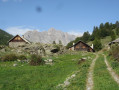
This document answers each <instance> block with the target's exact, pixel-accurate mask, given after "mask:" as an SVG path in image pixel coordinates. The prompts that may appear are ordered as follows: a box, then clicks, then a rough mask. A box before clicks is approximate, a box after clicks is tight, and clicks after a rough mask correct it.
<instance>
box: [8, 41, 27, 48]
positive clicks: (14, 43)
mask: <svg viewBox="0 0 119 90" xmlns="http://www.w3.org/2000/svg"><path fill="white" fill-rule="evenodd" d="M20 45H26V42H9V47H12V48H14V47H18V46H20Z"/></svg>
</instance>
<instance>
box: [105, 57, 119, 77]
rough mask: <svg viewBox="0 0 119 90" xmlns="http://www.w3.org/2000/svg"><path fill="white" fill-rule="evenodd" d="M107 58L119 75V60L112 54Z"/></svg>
mask: <svg viewBox="0 0 119 90" xmlns="http://www.w3.org/2000/svg"><path fill="white" fill-rule="evenodd" d="M107 60H108V62H109V64H110V66H111V67H112V69H113V70H114V71H115V72H116V73H117V74H118V75H119V61H116V60H114V58H113V57H111V56H107Z"/></svg>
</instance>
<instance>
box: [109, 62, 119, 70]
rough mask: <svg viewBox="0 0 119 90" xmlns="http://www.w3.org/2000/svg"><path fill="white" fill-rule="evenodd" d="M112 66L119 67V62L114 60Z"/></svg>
mask: <svg viewBox="0 0 119 90" xmlns="http://www.w3.org/2000/svg"><path fill="white" fill-rule="evenodd" d="M111 66H112V68H113V69H114V68H117V67H119V62H117V61H113V62H112V65H111Z"/></svg>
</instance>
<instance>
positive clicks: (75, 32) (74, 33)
mask: <svg viewBox="0 0 119 90" xmlns="http://www.w3.org/2000/svg"><path fill="white" fill-rule="evenodd" d="M68 33H69V34H71V35H75V36H78V37H80V36H82V35H83V32H77V31H69V32H68Z"/></svg>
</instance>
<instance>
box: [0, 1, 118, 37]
mask: <svg viewBox="0 0 119 90" xmlns="http://www.w3.org/2000/svg"><path fill="white" fill-rule="evenodd" d="M118 9H119V0H0V28H1V29H3V30H5V31H7V32H9V33H10V34H13V35H15V34H20V35H22V34H24V33H25V32H27V31H29V30H38V31H45V30H48V29H50V28H55V29H56V30H61V31H63V32H68V33H70V34H74V35H79V36H80V35H82V34H83V32H86V31H89V32H90V33H91V32H92V31H93V27H94V26H99V25H100V23H105V22H110V23H115V22H116V21H119V10H118Z"/></svg>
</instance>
